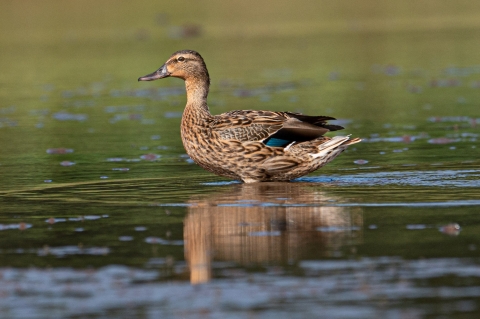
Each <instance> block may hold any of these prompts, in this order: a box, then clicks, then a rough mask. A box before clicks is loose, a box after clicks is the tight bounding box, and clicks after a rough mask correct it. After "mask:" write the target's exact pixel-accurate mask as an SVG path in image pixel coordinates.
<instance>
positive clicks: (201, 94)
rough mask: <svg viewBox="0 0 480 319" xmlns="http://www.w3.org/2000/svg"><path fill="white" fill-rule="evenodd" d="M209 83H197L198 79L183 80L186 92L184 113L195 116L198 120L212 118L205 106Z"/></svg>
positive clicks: (205, 81)
mask: <svg viewBox="0 0 480 319" xmlns="http://www.w3.org/2000/svg"><path fill="white" fill-rule="evenodd" d="M209 85H210V81H209V79H206V80H202V81H199V80H198V79H193V80H191V79H187V80H185V87H186V90H187V106H186V107H185V113H189V114H191V115H195V116H196V117H197V118H198V119H204V118H209V117H211V116H212V114H210V110H209V109H208V105H207V96H208V89H209Z"/></svg>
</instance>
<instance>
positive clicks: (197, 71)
mask: <svg viewBox="0 0 480 319" xmlns="http://www.w3.org/2000/svg"><path fill="white" fill-rule="evenodd" d="M169 76H173V77H177V78H181V79H183V80H185V81H186V80H189V79H195V80H206V81H207V82H208V83H209V82H210V77H209V75H208V71H207V66H206V65H205V62H204V61H203V58H202V56H201V55H200V54H199V53H198V52H196V51H193V50H181V51H177V52H175V53H174V54H172V56H171V57H170V58H169V59H168V60H167V62H165V64H163V65H162V66H161V67H160V68H159V69H158V70H157V71H155V72H153V73H150V74H147V75H145V76H142V77H140V78H138V80H139V81H154V80H158V79H163V78H166V77H169Z"/></svg>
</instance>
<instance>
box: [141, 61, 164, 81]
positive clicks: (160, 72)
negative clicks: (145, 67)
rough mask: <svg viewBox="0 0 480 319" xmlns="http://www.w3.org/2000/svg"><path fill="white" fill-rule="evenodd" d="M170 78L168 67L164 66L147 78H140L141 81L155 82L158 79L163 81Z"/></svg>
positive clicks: (146, 76)
mask: <svg viewBox="0 0 480 319" xmlns="http://www.w3.org/2000/svg"><path fill="white" fill-rule="evenodd" d="M168 76H170V73H169V72H168V70H167V66H166V65H165V64H164V65H162V66H161V67H160V69H158V70H157V71H155V72H153V73H150V74H147V75H145V76H142V77H139V78H138V80H139V81H154V80H158V79H163V78H166V77H168Z"/></svg>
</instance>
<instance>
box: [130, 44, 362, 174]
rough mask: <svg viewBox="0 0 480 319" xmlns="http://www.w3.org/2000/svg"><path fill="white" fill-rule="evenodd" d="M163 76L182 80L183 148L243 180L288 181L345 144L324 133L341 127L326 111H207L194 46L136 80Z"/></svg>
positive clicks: (206, 81) (203, 72) (201, 65)
mask: <svg viewBox="0 0 480 319" xmlns="http://www.w3.org/2000/svg"><path fill="white" fill-rule="evenodd" d="M169 76H173V77H177V78H181V79H183V80H184V81H185V86H186V90H187V105H186V106H185V111H184V112H183V116H182V124H181V134H182V141H183V146H184V147H185V150H186V151H187V154H188V155H189V156H190V157H191V158H192V159H193V160H194V161H195V163H197V164H198V165H200V166H201V167H203V168H204V169H206V170H208V171H210V172H212V173H214V174H217V175H220V176H225V177H228V178H233V179H239V180H242V181H243V182H245V183H255V182H266V181H289V180H292V179H294V178H297V177H300V176H303V175H306V174H308V173H310V172H313V171H314V170H316V169H318V168H320V167H322V166H323V165H325V164H327V163H328V162H330V161H331V160H333V159H334V158H335V157H337V156H338V155H339V154H340V153H341V152H343V151H344V150H345V149H346V148H347V147H348V146H349V145H352V144H355V143H358V142H360V141H361V140H360V139H359V138H354V139H350V137H349V136H335V137H327V136H324V134H325V133H327V132H329V131H337V130H341V129H343V127H341V126H338V125H331V124H328V123H327V121H328V120H334V118H333V117H329V116H308V115H303V114H300V113H292V112H273V111H256V110H242V111H230V112H227V113H224V114H220V115H212V114H211V113H210V111H209V109H208V106H207V96H208V90H209V86H210V77H209V75H208V71H207V66H206V65H205V62H204V61H203V58H202V57H201V56H200V54H199V53H198V52H195V51H192V50H182V51H177V52H175V53H174V54H173V55H172V56H171V57H170V58H169V59H168V60H167V62H165V64H164V65H162V66H161V67H160V68H159V69H158V70H157V71H155V72H153V73H151V74H148V75H145V76H142V77H140V78H139V79H138V80H139V81H153V80H158V79H162V78H166V77H169Z"/></svg>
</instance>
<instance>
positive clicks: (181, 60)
mask: <svg viewBox="0 0 480 319" xmlns="http://www.w3.org/2000/svg"><path fill="white" fill-rule="evenodd" d="M177 61H180V62H183V61H185V58H184V57H183V56H181V57H179V58H178V59H177Z"/></svg>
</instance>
